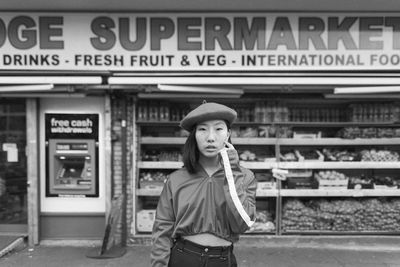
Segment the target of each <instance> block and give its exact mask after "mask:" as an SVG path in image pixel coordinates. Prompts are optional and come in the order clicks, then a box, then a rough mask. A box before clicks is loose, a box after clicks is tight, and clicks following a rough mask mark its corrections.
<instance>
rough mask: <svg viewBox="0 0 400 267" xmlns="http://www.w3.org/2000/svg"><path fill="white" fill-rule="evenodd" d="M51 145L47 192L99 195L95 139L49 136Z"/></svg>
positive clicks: (53, 193) (66, 194)
mask: <svg viewBox="0 0 400 267" xmlns="http://www.w3.org/2000/svg"><path fill="white" fill-rule="evenodd" d="M48 145H49V187H48V189H49V190H48V192H47V194H48V196H97V195H98V190H97V187H98V186H97V180H96V177H97V175H98V174H97V173H96V170H97V168H96V162H97V158H96V156H97V155H96V154H97V153H96V143H95V140H91V139H86V140H85V139H80V140H77V139H50V140H49V144H48Z"/></svg>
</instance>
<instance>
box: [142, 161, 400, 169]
mask: <svg viewBox="0 0 400 267" xmlns="http://www.w3.org/2000/svg"><path fill="white" fill-rule="evenodd" d="M240 164H241V165H242V166H243V167H245V168H249V169H253V170H268V169H272V168H282V169H400V162H399V161H396V162H375V161H373V162H370V161H362V162H360V161H357V162H354V161H353V162H324V161H323V162H321V161H296V162H279V163H277V162H273V161H271V162H259V161H241V162H240ZM182 166H183V163H182V162H178V161H139V162H138V168H140V169H179V168H182Z"/></svg>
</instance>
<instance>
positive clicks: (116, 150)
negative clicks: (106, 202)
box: [111, 95, 135, 244]
mask: <svg viewBox="0 0 400 267" xmlns="http://www.w3.org/2000/svg"><path fill="white" fill-rule="evenodd" d="M123 101H126V112H127V117H126V123H127V124H126V129H127V136H126V142H127V144H126V146H124V147H123V145H122V138H121V137H122V127H121V123H122V119H123ZM111 108H112V117H111V124H112V151H113V153H112V186H113V188H112V197H113V198H114V197H118V196H120V195H121V194H122V188H123V186H122V181H123V179H122V175H123V169H122V168H123V166H122V165H123V164H122V154H123V149H126V176H127V177H126V181H127V183H126V196H127V198H126V200H127V202H126V205H127V208H126V227H127V229H126V234H127V241H128V240H129V237H130V233H131V224H132V219H133V214H132V207H133V195H132V182H133V174H134V173H135V172H134V170H133V169H132V153H134V151H132V148H133V147H134V146H133V116H134V108H135V107H134V99H133V97H131V96H129V95H121V96H112V97H111ZM122 234H123V231H122V221H121V220H120V221H119V223H118V227H117V229H116V232H115V236H114V238H115V242H116V243H117V244H119V243H121V238H122Z"/></svg>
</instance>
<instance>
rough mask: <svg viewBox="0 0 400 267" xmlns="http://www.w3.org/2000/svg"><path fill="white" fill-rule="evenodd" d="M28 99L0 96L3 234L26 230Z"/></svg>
mask: <svg viewBox="0 0 400 267" xmlns="http://www.w3.org/2000/svg"><path fill="white" fill-rule="evenodd" d="M25 147H26V109H25V100H19V99H18V100H11V99H6V100H5V99H0V234H2V233H10V232H14V233H25V232H27V221H28V216H27V158H26V154H25Z"/></svg>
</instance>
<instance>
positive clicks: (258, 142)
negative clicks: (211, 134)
mask: <svg viewBox="0 0 400 267" xmlns="http://www.w3.org/2000/svg"><path fill="white" fill-rule="evenodd" d="M135 123H136V124H135V125H136V126H135V127H136V135H135V136H136V143H135V146H136V147H135V150H136V151H137V153H136V155H135V162H134V165H135V169H136V175H135V177H136V178H135V179H136V180H135V182H134V184H135V190H134V200H135V201H134V214H137V212H139V211H141V210H143V209H149V208H153V209H154V208H155V206H156V203H157V200H158V196H159V195H160V193H161V190H162V187H159V188H153V189H148V188H140V181H139V179H140V177H141V172H159V171H161V172H162V171H165V172H167V173H170V172H172V171H174V170H176V169H178V168H181V167H182V166H183V164H182V162H181V161H175V160H172V161H168V160H166V161H157V160H154V161H143V160H142V157H143V154H144V153H146V150H152V149H156V150H157V149H158V150H163V149H165V150H168V149H170V148H171V147H177V148H181V147H182V146H183V144H184V143H185V141H186V137H185V136H181V135H180V133H179V126H178V125H179V120H176V121H168V122H167V121H149V120H146V121H144V120H138V121H135ZM235 126H236V127H239V128H249V127H250V128H251V127H259V126H262V127H271V126H273V127H289V126H290V127H292V128H299V129H302V130H306V131H307V129H309V130H310V131H316V129H317V130H321V129H322V131H323V130H324V129H329V130H332V129H336V128H345V127H364V128H366V127H372V128H373V127H375V128H379V127H380V128H387V127H389V128H393V129H397V128H399V129H400V124H397V123H396V122H385V121H383V122H346V121H343V122H341V121H337V122H312V121H307V122H298V121H284V122H273V123H271V122H268V123H265V122H263V123H260V122H248V121H240V118H239V120H238V121H237V122H236V123H235ZM148 129H150V131H151V129H153V132H154V133H156V134H152V133H150V134H149V130H148ZM171 129H174V130H173V131H172V132H171ZM247 133H251V131H247V132H246V134H247ZM300 136H301V135H300ZM304 136H305V137H308V136H307V135H304ZM232 143H233V144H234V146H235V148H236V149H237V150H238V151H242V150H244V149H247V150H249V149H250V150H252V149H253V150H257V151H258V152H259V151H261V152H263V151H264V150H265V151H273V153H274V158H272V160H271V157H268V156H266V157H265V159H264V160H263V159H261V160H260V159H258V160H255V161H241V165H242V166H243V167H246V168H249V169H251V170H252V171H253V172H255V173H257V172H258V173H271V170H272V169H285V170H289V171H290V170H293V171H307V170H311V172H313V173H315V172H317V171H329V170H335V171H338V172H348V173H350V174H357V173H359V172H368V174H372V175H373V174H375V173H379V172H383V173H388V174H391V173H396V172H397V170H398V169H400V161H388V162H384V161H379V162H376V161H360V160H354V161H328V159H327V158H323V159H321V158H319V159H318V160H307V159H305V158H303V161H287V162H285V161H282V159H281V157H279V156H278V155H282V154H284V153H285V151H287V150H288V149H292V150H295V149H299V150H301V149H303V148H307V149H313V148H343V149H346V148H348V149H350V150H351V149H352V150H357V149H358V150H364V149H366V150H368V149H371V147H374V148H381V147H382V148H391V149H393V150H394V151H399V150H400V137H397V136H392V137H380V138H352V139H346V138H340V137H324V136H322V137H319V138H290V137H281V136H279V135H276V136H274V137H255V136H250V137H248V136H234V137H232ZM313 175H314V174H313ZM346 182H347V180H346ZM376 198H389V199H394V200H396V199H398V200H400V188H398V187H389V186H386V187H385V186H382V187H379V186H377V187H376V188H374V189H359V188H354V189H349V188H347V187H346V186H343V185H342V187H339V188H338V187H334V186H332V187H331V188H322V187H320V188H316V189H311V188H305V189H304V188H295V189H288V188H287V186H286V182H285V181H280V180H275V187H274V188H270V189H264V190H257V202H260V203H261V204H260V205H261V206H262V205H264V204H265V205H267V206H268V208H269V209H271V208H273V210H274V218H272V221H273V222H274V224H275V225H274V226H275V227H274V228H273V229H272V228H271V229H270V230H268V231H265V232H259V231H255V232H249V233H247V234H248V235H260V234H265V235H291V234H305V235H372V234H375V235H393V234H399V233H400V227H399V229H395V230H392V229H389V230H382V231H381V230H368V229H365V230H356V231H353V230H338V231H331V230H291V229H286V228H285V221H284V218H283V213H284V209H285V203H287V201H288V200H294V199H295V200H299V201H303V200H304V201H305V202H309V201H312V200H319V199H322V200H326V201H328V202H329V201H331V202H332V203H335V201H342V200H344V201H346V200H349V201H350V200H353V201H358V200H364V199H365V200H368V199H376ZM361 202H362V201H361ZM271 203H273V205H271ZM357 205H358V204H357ZM271 206H273V207H271ZM257 208H259V206H258V207H257ZM394 212H398V213H400V207H399V210H396V211H394ZM396 214H397V213H396ZM343 217H345V216H343ZM399 218H400V217H399ZM150 234H151V233H149V232H140V231H137V229H136V228H135V229H133V237H134V238H147V237H150Z"/></svg>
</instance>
